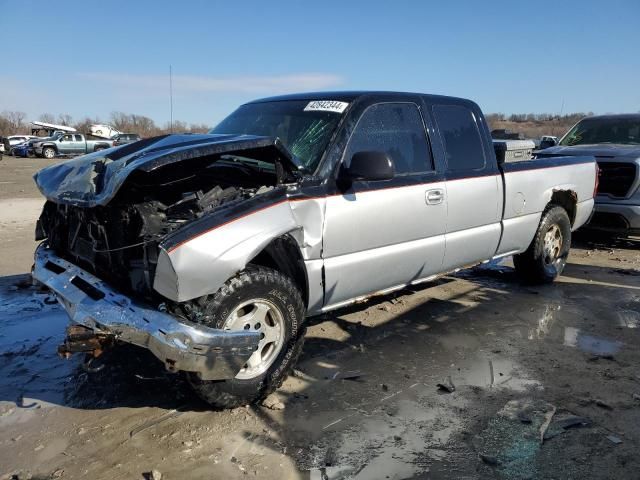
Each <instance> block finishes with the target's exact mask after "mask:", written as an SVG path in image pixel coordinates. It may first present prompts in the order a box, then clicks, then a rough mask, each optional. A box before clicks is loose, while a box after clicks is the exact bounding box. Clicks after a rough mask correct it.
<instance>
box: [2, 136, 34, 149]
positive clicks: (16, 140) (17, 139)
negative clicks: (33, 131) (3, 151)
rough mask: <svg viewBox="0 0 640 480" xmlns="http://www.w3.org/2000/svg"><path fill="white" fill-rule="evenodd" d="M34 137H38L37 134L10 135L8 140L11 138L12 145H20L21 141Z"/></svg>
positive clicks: (10, 143)
mask: <svg viewBox="0 0 640 480" xmlns="http://www.w3.org/2000/svg"><path fill="white" fill-rule="evenodd" d="M34 138H38V137H36V136H35V135H9V136H8V137H7V140H9V145H10V146H11V147H13V146H15V145H18V144H20V143H24V142H26V141H27V140H33V139H34Z"/></svg>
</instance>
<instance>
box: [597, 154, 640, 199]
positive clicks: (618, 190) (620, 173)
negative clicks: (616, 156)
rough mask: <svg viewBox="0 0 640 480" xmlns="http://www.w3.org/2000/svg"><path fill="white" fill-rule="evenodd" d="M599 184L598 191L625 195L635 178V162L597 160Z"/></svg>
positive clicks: (613, 194)
mask: <svg viewBox="0 0 640 480" xmlns="http://www.w3.org/2000/svg"><path fill="white" fill-rule="evenodd" d="M598 167H600V184H599V186H598V193H604V194H608V195H611V196H614V197H626V196H627V194H628V193H629V189H630V188H631V185H633V182H634V181H635V179H636V164H635V163H622V162H602V161H598Z"/></svg>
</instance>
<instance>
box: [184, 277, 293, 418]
mask: <svg viewBox="0 0 640 480" xmlns="http://www.w3.org/2000/svg"><path fill="white" fill-rule="evenodd" d="M251 299H265V300H267V301H269V302H271V303H272V304H273V305H274V306H275V307H277V309H278V310H279V311H280V313H281V314H282V320H283V323H284V329H283V332H284V343H283V345H282V348H281V350H280V352H279V353H278V355H277V357H275V360H274V361H273V363H272V364H271V365H270V366H269V368H268V369H267V370H266V371H265V372H264V373H262V374H261V375H259V376H256V377H255V378H251V379H238V378H233V379H229V380H214V381H204V380H201V379H200V378H199V377H198V376H197V374H194V373H189V374H187V379H188V381H189V383H190V385H191V386H192V387H193V389H194V390H195V392H196V393H197V395H198V396H199V397H200V398H202V399H203V400H204V401H205V402H207V403H209V404H210V405H212V406H213V407H216V408H235V407H239V406H241V405H248V404H250V403H255V402H259V401H260V400H262V399H264V398H265V397H266V396H267V395H269V394H270V393H272V392H273V391H275V390H276V389H277V388H278V387H280V385H282V382H283V381H284V379H285V378H286V377H287V375H288V374H289V373H290V371H291V370H292V369H293V367H294V365H295V363H296V361H297V360H298V357H299V355H300V352H301V351H302V345H303V343H304V332H305V328H304V326H303V321H304V315H305V307H304V303H303V301H302V296H301V294H300V291H299V290H298V288H297V287H296V285H295V284H294V283H293V281H292V280H291V279H290V278H289V277H287V276H286V275H284V274H282V273H280V272H278V271H276V270H272V269H269V268H265V267H260V266H253V265H251V266H248V267H247V268H246V269H245V270H243V271H241V272H240V273H238V274H237V275H236V276H235V277H233V278H231V279H229V280H228V281H227V282H226V283H225V284H224V285H223V286H222V288H220V290H218V291H217V292H216V293H215V294H213V295H207V296H205V297H202V298H200V299H198V300H197V301H195V302H194V303H193V304H192V307H193V309H194V310H196V311H198V312H199V315H198V317H199V318H200V319H201V320H200V322H201V323H203V324H205V325H207V326H210V327H213V328H223V327H224V324H225V321H226V320H227V318H228V317H229V315H230V314H231V313H232V312H234V311H235V309H236V308H237V307H238V306H240V305H242V304H243V302H246V301H248V300H251Z"/></svg>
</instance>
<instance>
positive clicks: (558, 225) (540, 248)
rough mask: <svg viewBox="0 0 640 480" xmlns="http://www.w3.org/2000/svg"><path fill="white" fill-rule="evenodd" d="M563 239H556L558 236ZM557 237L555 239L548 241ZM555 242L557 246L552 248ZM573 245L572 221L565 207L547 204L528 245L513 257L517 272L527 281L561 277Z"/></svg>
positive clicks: (543, 280)
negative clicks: (550, 244)
mask: <svg viewBox="0 0 640 480" xmlns="http://www.w3.org/2000/svg"><path fill="white" fill-rule="evenodd" d="M558 234H559V235H560V238H559V239H558V238H557V235H558ZM545 239H554V242H545ZM549 243H552V244H553V243H555V244H556V245H557V246H556V247H550V246H549ZM570 248H571V221H570V220H569V216H568V215H567V212H566V210H565V209H564V208H562V207H558V206H554V205H552V206H550V207H548V208H547V209H546V210H545V211H544V212H543V214H542V218H541V219H540V225H539V226H538V230H537V231H536V235H535V237H533V241H532V242H531V245H529V248H528V249H527V250H526V251H525V252H523V253H520V254H518V255H515V256H514V257H513V263H514V265H515V267H516V272H517V273H518V275H519V276H520V278H522V280H524V281H525V282H527V283H538V284H540V283H551V282H553V281H554V280H555V279H556V278H558V277H559V276H560V274H561V273H562V271H563V270H564V267H565V265H566V263H567V257H568V256H569V250H570Z"/></svg>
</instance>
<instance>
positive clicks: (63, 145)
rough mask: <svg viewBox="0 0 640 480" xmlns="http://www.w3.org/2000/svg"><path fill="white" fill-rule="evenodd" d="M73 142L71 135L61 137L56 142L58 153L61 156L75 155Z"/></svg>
mask: <svg viewBox="0 0 640 480" xmlns="http://www.w3.org/2000/svg"><path fill="white" fill-rule="evenodd" d="M75 149H76V146H75V141H74V140H73V135H72V134H66V135H63V136H62V137H61V138H60V141H59V142H58V152H60V153H63V154H65V155H66V154H69V153H75Z"/></svg>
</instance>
